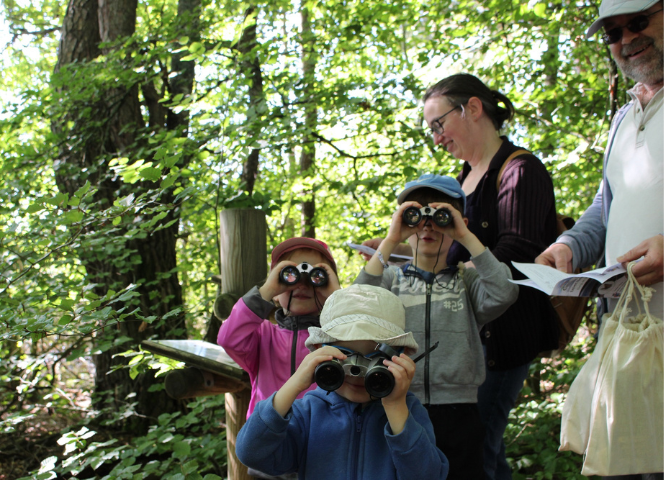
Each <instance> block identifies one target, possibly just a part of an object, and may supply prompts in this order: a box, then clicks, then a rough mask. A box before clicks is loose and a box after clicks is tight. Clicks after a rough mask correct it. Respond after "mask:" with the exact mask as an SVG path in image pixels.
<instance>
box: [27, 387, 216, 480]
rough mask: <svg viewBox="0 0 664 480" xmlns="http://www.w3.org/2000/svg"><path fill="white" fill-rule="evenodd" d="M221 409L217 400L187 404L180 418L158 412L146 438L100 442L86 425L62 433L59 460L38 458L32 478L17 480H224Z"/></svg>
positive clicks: (101, 436) (100, 438) (175, 415)
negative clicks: (37, 465) (65, 479)
mask: <svg viewBox="0 0 664 480" xmlns="http://www.w3.org/2000/svg"><path fill="white" fill-rule="evenodd" d="M223 408H224V397H223V396H217V397H205V398H202V399H199V400H196V401H193V402H190V403H189V404H188V405H187V413H186V414H182V413H181V412H176V413H174V414H163V415H161V416H160V417H159V418H158V420H157V422H156V423H155V424H154V425H153V426H152V427H151V428H150V431H149V432H148V433H147V435H143V436H137V437H133V438H128V439H126V440H125V441H120V440H118V439H116V438H113V439H110V440H105V439H104V438H103V435H102V434H100V433H98V432H96V431H94V430H92V429H90V428H88V427H86V426H82V427H80V428H78V429H77V430H71V431H67V432H65V433H64V434H63V435H62V436H61V437H60V438H59V440H58V444H59V445H60V446H61V447H62V448H63V453H62V456H61V457H60V458H58V457H57V456H52V457H48V458H45V459H43V460H42V461H41V466H40V468H39V470H38V471H37V472H34V474H33V475H34V476H30V477H23V478H21V479H19V480H29V479H32V478H37V479H44V480H47V479H51V478H63V477H64V478H99V479H102V480H115V479H118V480H119V479H131V480H133V479H136V478H148V477H149V478H163V479H172V480H180V479H183V480H184V479H186V480H220V479H221V478H224V474H225V458H226V435H225V433H226V431H225V429H224V428H223V425H222V424H221V419H223V415H224V411H223ZM90 475H93V476H92V477H90Z"/></svg>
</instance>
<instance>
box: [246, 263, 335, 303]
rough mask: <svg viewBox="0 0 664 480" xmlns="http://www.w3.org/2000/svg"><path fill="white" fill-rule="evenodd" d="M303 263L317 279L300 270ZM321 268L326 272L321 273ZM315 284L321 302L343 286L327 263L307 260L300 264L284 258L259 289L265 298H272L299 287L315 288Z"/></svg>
mask: <svg viewBox="0 0 664 480" xmlns="http://www.w3.org/2000/svg"><path fill="white" fill-rule="evenodd" d="M303 265H305V267H304V268H306V269H307V270H308V272H313V273H314V275H315V279H314V278H312V276H310V275H309V273H308V272H307V273H305V272H300V271H299V269H302V266H303ZM298 267H299V269H298ZM321 270H322V271H323V272H324V274H321V273H320V271H321ZM323 278H324V280H323ZM321 280H323V281H321ZM319 285H320V286H319ZM314 286H315V287H316V288H315V293H316V294H317V295H319V296H320V300H321V302H324V300H325V299H326V298H327V297H329V296H330V295H332V292H334V291H335V290H338V289H339V288H341V286H340V285H339V279H338V278H337V275H336V274H335V273H334V270H332V267H330V266H329V265H328V264H326V263H317V264H315V265H310V264H308V263H306V262H303V263H299V264H298V263H296V262H293V261H291V260H283V261H281V262H279V263H278V264H277V265H275V267H274V268H273V269H272V271H271V272H270V274H269V275H268V277H267V280H266V281H265V283H264V284H263V286H262V287H260V289H259V290H260V293H261V296H262V297H263V298H264V299H265V300H272V299H273V298H274V297H277V296H279V295H281V294H282V293H285V292H290V291H293V290H295V289H298V288H304V289H313V287H314Z"/></svg>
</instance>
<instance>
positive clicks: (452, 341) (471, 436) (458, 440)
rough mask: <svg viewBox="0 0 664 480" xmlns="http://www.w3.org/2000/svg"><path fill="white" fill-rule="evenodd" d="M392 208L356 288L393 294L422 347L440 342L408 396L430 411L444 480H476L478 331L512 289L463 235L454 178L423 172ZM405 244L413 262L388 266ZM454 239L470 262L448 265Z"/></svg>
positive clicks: (505, 275) (497, 266) (505, 274)
mask: <svg viewBox="0 0 664 480" xmlns="http://www.w3.org/2000/svg"><path fill="white" fill-rule="evenodd" d="M397 203H398V204H399V208H398V209H397V210H396V212H395V213H394V215H393V216H392V224H391V225H390V229H389V232H388V234H387V236H386V237H385V239H384V240H383V241H382V242H381V244H380V246H379V247H378V249H377V250H376V253H375V254H374V255H373V257H372V258H371V259H370V260H369V262H368V263H367V264H366V265H365V267H364V269H363V270H362V271H361V272H360V274H359V275H358V277H357V278H356V279H355V283H361V284H370V285H376V286H381V287H383V288H386V289H388V290H390V291H392V293H394V294H396V295H397V296H399V298H400V299H401V300H402V302H403V304H404V307H405V309H406V327H407V329H408V330H411V331H412V332H413V335H414V336H415V339H416V341H417V342H418V344H419V345H421V346H422V347H423V348H424V350H428V349H429V348H430V346H431V345H432V344H434V343H435V342H440V345H439V347H438V348H437V349H436V350H434V351H433V352H431V354H430V355H429V356H428V357H427V358H426V359H425V360H424V366H423V368H418V369H417V370H416V373H415V378H414V379H413V381H412V383H411V391H412V392H413V393H414V394H415V395H416V396H417V397H418V398H419V400H420V401H421V402H422V404H423V405H424V406H425V407H426V408H427V410H428V411H429V416H430V418H431V421H432V423H433V426H434V433H435V435H436V446H437V447H438V448H440V449H441V450H442V451H443V453H445V455H446V456H447V458H448V460H449V462H450V472H449V477H448V479H449V480H453V479H456V478H458V479H464V480H467V479H482V478H484V471H483V467H482V465H483V461H482V460H483V455H482V451H483V439H484V427H483V426H482V423H481V420H480V416H479V411H478V409H477V389H478V387H479V386H480V385H481V384H482V382H483V381H484V376H485V372H484V356H483V353H482V344H481V341H480V336H479V335H480V334H479V332H480V329H481V328H482V326H483V325H484V324H486V323H488V322H490V321H491V320H494V319H495V318H497V317H498V316H500V315H501V314H502V313H503V312H504V311H505V310H507V308H508V307H509V306H510V305H511V304H512V303H514V302H515V301H516V298H517V296H518V287H517V286H516V285H514V284H512V283H511V282H509V279H511V278H512V277H511V274H510V270H509V268H508V267H507V265H505V264H503V263H500V262H499V261H498V260H496V258H495V257H494V256H493V254H492V253H491V252H490V251H489V250H488V249H487V248H486V247H484V245H482V243H481V242H480V241H479V240H478V239H477V237H476V236H475V235H474V234H473V233H471V232H470V231H469V230H468V227H467V223H468V220H467V219H466V218H464V217H463V215H462V213H460V212H464V213H465V206H466V196H465V194H464V192H463V190H462V189H461V186H460V185H459V183H458V182H457V181H456V180H455V179H453V178H451V177H442V176H440V175H433V174H426V175H422V176H421V177H420V178H419V179H418V180H415V181H412V182H408V183H406V187H405V189H404V190H403V191H402V192H401V194H400V195H399V197H398V198H397ZM418 220H419V223H418ZM406 239H408V243H409V244H410V246H411V248H412V251H413V260H412V262H411V263H407V264H406V265H404V266H403V267H396V266H388V265H387V263H386V259H388V258H389V257H390V254H392V252H393V251H394V248H395V247H396V246H397V245H398V244H400V243H401V242H403V241H404V240H406ZM454 240H456V241H457V242H459V243H460V244H461V245H463V246H464V247H465V248H466V249H467V250H468V251H469V252H470V254H471V255H472V262H471V263H470V264H469V265H465V266H464V265H463V264H460V265H459V266H456V265H447V263H446V258H447V252H448V250H449V248H450V245H451V244H452V242H453V241H454ZM466 267H471V268H466Z"/></svg>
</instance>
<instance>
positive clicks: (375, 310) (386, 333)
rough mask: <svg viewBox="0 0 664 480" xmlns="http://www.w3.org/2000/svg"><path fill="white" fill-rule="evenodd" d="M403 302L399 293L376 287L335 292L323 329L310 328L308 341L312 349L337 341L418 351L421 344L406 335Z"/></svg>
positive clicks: (322, 320)
mask: <svg viewBox="0 0 664 480" xmlns="http://www.w3.org/2000/svg"><path fill="white" fill-rule="evenodd" d="M405 328H406V314H405V310H404V307H403V303H402V302H401V300H400V299H399V297H397V296H396V295H395V294H393V293H392V292H390V291H389V290H386V289H384V288H380V287H374V286H372V285H351V286H350V287H348V288H343V289H341V290H337V291H335V292H334V293H333V294H332V295H330V296H329V297H328V299H327V300H326V301H325V306H324V307H323V311H322V312H321V313H320V328H318V327H309V338H307V340H306V341H305V342H304V344H305V345H306V347H307V348H308V349H309V350H312V351H313V350H315V349H316V345H317V344H321V343H333V342H337V341H353V340H371V341H374V342H378V343H386V344H388V345H390V346H393V347H405V349H406V354H408V355H412V354H414V353H415V352H417V342H416V341H415V339H414V338H413V334H412V333H411V332H408V333H406V332H405V331H404V329H405Z"/></svg>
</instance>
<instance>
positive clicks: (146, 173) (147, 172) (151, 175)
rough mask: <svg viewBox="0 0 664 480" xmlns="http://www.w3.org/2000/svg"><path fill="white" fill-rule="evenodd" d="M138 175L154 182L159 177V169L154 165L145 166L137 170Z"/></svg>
mask: <svg viewBox="0 0 664 480" xmlns="http://www.w3.org/2000/svg"><path fill="white" fill-rule="evenodd" d="M138 175H139V176H140V177H141V178H144V179H145V180H149V181H151V182H156V181H157V180H159V179H160V178H161V169H159V168H155V167H147V168H144V169H142V170H141V171H139V172H138Z"/></svg>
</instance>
